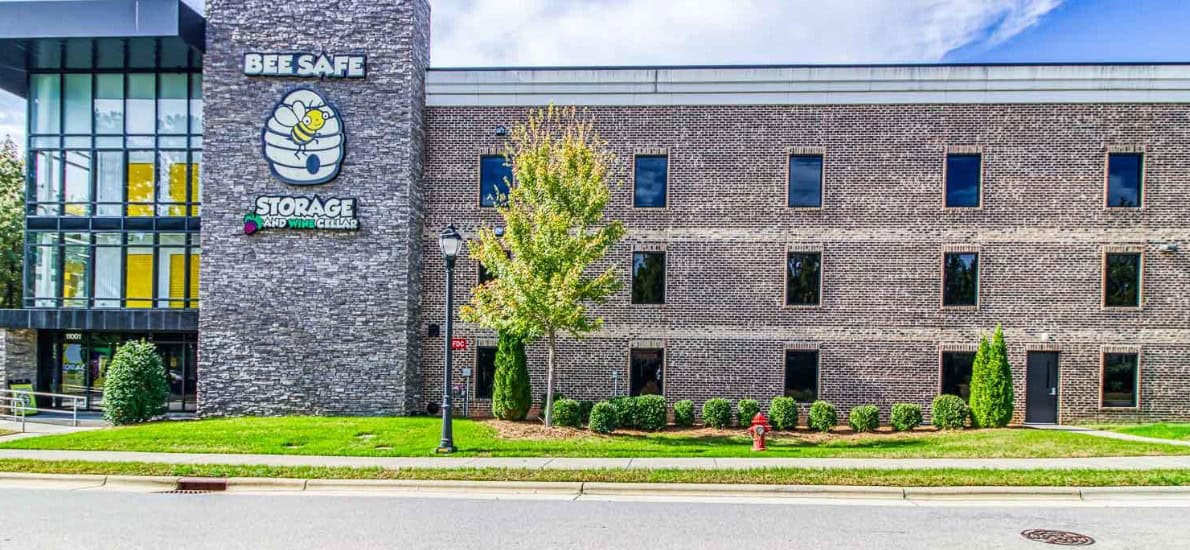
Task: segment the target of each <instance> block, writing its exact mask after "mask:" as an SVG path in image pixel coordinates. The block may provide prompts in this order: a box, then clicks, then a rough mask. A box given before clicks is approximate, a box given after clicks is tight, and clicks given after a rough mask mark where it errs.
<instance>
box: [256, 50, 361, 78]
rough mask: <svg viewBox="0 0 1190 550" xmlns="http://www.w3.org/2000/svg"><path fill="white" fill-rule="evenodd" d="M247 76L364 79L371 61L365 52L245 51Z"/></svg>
mask: <svg viewBox="0 0 1190 550" xmlns="http://www.w3.org/2000/svg"><path fill="white" fill-rule="evenodd" d="M244 74H246V75H248V76H297V77H302V78H364V77H366V76H367V75H368V61H367V58H366V57H365V56H362V55H335V54H326V53H322V54H317V53H255V52H251V53H246V54H244Z"/></svg>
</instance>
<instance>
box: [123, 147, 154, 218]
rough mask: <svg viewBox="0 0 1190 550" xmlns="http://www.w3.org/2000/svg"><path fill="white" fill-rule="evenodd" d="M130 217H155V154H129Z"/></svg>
mask: <svg viewBox="0 0 1190 550" xmlns="http://www.w3.org/2000/svg"><path fill="white" fill-rule="evenodd" d="M128 215H129V216H152V215H153V152H152V151H129V152H128Z"/></svg>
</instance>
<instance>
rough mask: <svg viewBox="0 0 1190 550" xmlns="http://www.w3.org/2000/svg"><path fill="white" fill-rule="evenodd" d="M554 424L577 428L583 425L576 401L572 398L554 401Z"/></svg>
mask: <svg viewBox="0 0 1190 550" xmlns="http://www.w3.org/2000/svg"><path fill="white" fill-rule="evenodd" d="M553 419H554V424H557V425H559V426H570V427H572V428H578V427H581V426H582V425H583V417H582V411H581V410H580V409H579V404H578V401H575V400H573V399H565V398H563V399H559V400H557V401H554V414H553Z"/></svg>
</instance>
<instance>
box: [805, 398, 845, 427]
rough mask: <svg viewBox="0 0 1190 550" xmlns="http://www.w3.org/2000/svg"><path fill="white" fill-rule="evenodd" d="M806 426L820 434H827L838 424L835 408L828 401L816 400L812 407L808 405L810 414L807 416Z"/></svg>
mask: <svg viewBox="0 0 1190 550" xmlns="http://www.w3.org/2000/svg"><path fill="white" fill-rule="evenodd" d="M806 423H807V424H809V425H810V427H811V428H814V429H815V430H818V431H820V432H829V431H831V428H834V427H835V426H837V425H838V424H839V415H838V413H836V412H835V406H834V405H832V404H831V403H830V401H823V400H821V399H820V400H818V401H815V402H814V404H813V405H810V414H809V415H808V418H807V421H806Z"/></svg>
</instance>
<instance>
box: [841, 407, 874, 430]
mask: <svg viewBox="0 0 1190 550" xmlns="http://www.w3.org/2000/svg"><path fill="white" fill-rule="evenodd" d="M847 425H848V426H851V429H852V430H855V431H857V432H874V431H876V428H879V427H880V409H879V408H878V407H876V405H860V406H858V407H853V408H852V409H851V412H850V413H848V415H847Z"/></svg>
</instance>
